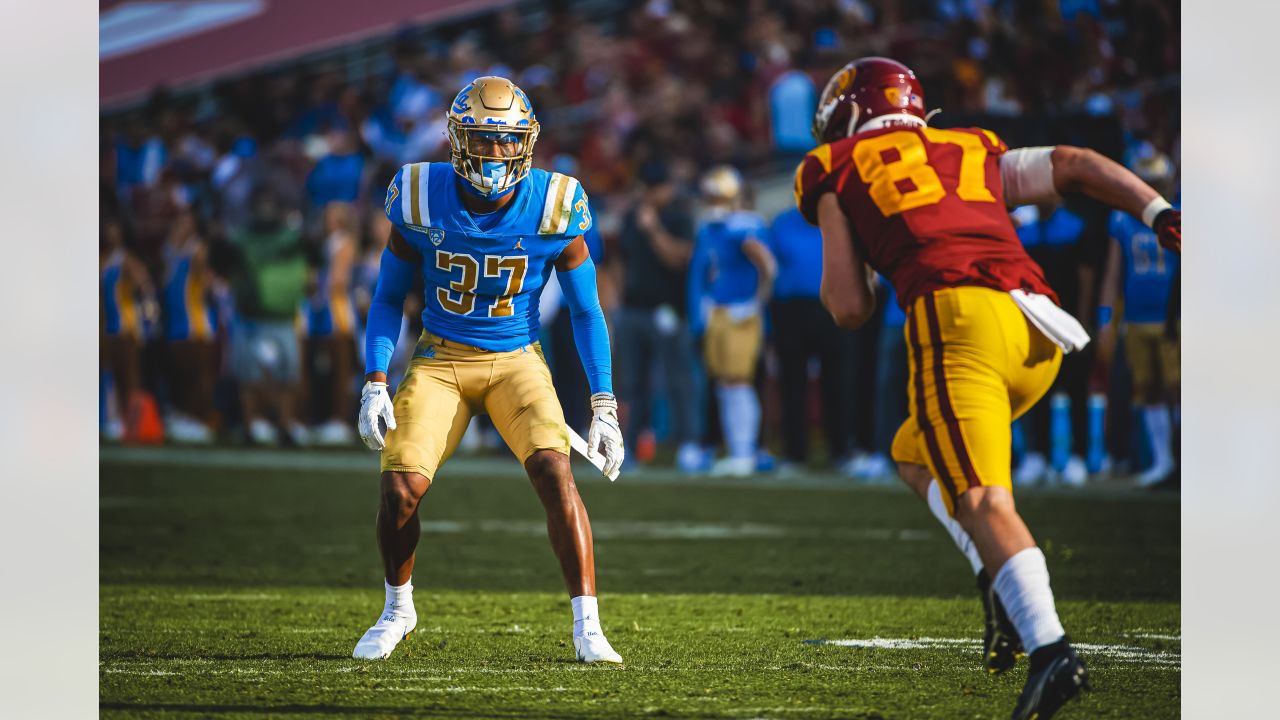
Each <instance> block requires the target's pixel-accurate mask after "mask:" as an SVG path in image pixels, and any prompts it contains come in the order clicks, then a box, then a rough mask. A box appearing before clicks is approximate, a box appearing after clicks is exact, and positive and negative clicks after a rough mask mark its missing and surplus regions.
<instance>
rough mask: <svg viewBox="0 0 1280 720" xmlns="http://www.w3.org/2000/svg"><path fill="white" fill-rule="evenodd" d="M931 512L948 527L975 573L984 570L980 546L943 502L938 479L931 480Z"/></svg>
mask: <svg viewBox="0 0 1280 720" xmlns="http://www.w3.org/2000/svg"><path fill="white" fill-rule="evenodd" d="M929 512H931V513H933V516H934V517H936V518H938V522H940V523H942V527H944V528H946V531H947V534H948V535H950V536H951V539H952V540H953V541H955V544H956V547H957V548H959V549H960V552H961V553H962V554H963V555H964V556H965V559H966V560H968V561H969V566H970V567H972V568H973V574H974V575H977V574H978V573H980V572H982V558H981V557H979V556H978V548H977V547H976V546H974V544H973V539H972V538H970V537H969V533H967V532H965V531H964V528H962V527H960V523H958V522H956V519H955V518H953V517H951V515H950V514H948V513H947V506H946V505H945V504H943V502H942V488H940V487H938V481H937V480H930V481H929Z"/></svg>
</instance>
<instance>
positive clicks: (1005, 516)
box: [796, 58, 1182, 720]
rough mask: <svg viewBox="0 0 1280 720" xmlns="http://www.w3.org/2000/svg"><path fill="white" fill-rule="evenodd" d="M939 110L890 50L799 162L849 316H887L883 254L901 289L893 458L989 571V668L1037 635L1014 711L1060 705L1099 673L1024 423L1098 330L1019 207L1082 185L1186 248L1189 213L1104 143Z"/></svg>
mask: <svg viewBox="0 0 1280 720" xmlns="http://www.w3.org/2000/svg"><path fill="white" fill-rule="evenodd" d="M927 119H928V115H926V113H925V104H924V91H923V89H922V88H921V86H920V82H919V80H917V79H916V77H915V74H914V73H913V72H912V71H911V70H910V69H909V68H907V67H906V66H904V65H902V64H901V63H898V62H895V61H893V60H889V59H887V58H862V59H859V60H855V61H854V62H851V63H849V64H848V65H846V66H845V67H844V68H842V69H841V70H840V71H839V72H837V73H836V74H835V75H834V76H833V77H832V78H831V80H830V81H829V82H828V83H827V86H826V88H825V89H824V91H823V94H822V97H821V99H820V100H819V103H818V110H817V113H816V115H815V117H814V123H813V134H814V139H815V140H817V142H818V143H819V146H818V147H817V148H815V149H814V150H812V151H811V152H810V153H809V154H808V155H806V156H805V158H804V160H803V161H802V162H801V164H800V166H799V168H797V170H796V204H797V205H798V206H799V208H800V211H801V212H802V213H803V214H804V216H805V218H806V219H808V220H809V222H811V223H814V224H815V225H818V226H819V227H820V228H821V230H822V244H823V271H822V287H821V296H822V301H823V304H824V305H825V306H826V307H827V309H828V310H829V311H830V312H831V314H832V316H833V317H834V318H835V321H836V323H837V324H839V325H840V326H842V327H846V328H856V327H858V326H860V325H862V323H863V322H865V321H866V320H867V319H868V318H870V317H871V315H872V312H873V311H874V309H875V296H874V294H873V292H872V287H871V281H870V280H869V271H870V270H875V271H876V272H879V273H881V274H882V275H884V276H885V277H886V278H888V279H889V281H890V282H891V283H892V284H893V286H894V288H895V289H896V290H897V293H898V297H899V302H900V303H901V304H902V307H903V309H904V310H905V311H906V313H907V325H906V328H905V334H906V339H907V344H908V347H909V349H910V354H909V363H910V371H911V374H910V379H909V381H908V387H907V394H908V399H909V402H910V417H909V418H908V419H907V421H906V422H905V423H903V425H902V427H901V428H899V430H898V433H897V436H896V437H895V438H894V443H893V457H894V460H895V461H896V462H897V463H898V469H899V473H900V475H901V476H902V478H903V480H904V481H905V482H906V483H907V484H908V485H910V486H911V487H912V489H913V490H915V491H916V492H917V493H918V494H919V495H920V496H921V497H922V498H924V499H925V500H926V501H927V502H928V503H929V505H930V508H931V510H933V512H934V514H935V515H936V516H937V517H938V518H939V520H940V521H941V522H942V523H943V525H944V526H946V527H947V529H948V531H949V532H950V534H951V536H952V538H953V539H954V540H955V541H956V544H957V546H958V547H959V548H960V549H961V550H962V551H963V552H965V554H966V556H967V557H969V558H970V562H971V564H972V565H973V567H974V571H975V573H977V574H978V576H979V579H978V583H979V588H980V589H982V590H983V593H984V598H983V599H984V605H985V607H986V609H987V633H986V635H987V637H986V638H985V643H984V654H985V662H986V665H987V667H988V669H989V670H992V671H994V672H1000V671H1002V670H1006V669H1008V668H1009V667H1012V665H1013V664H1014V662H1016V659H1017V654H1018V653H1019V652H1020V651H1021V650H1022V649H1023V648H1025V650H1026V651H1027V652H1029V653H1030V655H1031V660H1030V662H1031V668H1030V672H1029V674H1028V677H1027V684H1026V687H1025V688H1024V689H1023V692H1022V695H1021V697H1019V699H1018V702H1017V705H1016V706H1015V708H1014V711H1013V718H1015V720H1018V719H1021V718H1032V717H1038V718H1040V720H1047V718H1049V717H1051V716H1052V715H1053V714H1054V713H1055V712H1056V711H1057V709H1058V708H1059V707H1061V706H1062V704H1063V703H1065V702H1066V701H1067V700H1069V699H1071V698H1072V697H1075V696H1076V695H1078V694H1079V693H1080V690H1081V689H1082V688H1087V686H1088V674H1087V672H1086V670H1085V665H1084V663H1083V662H1082V661H1081V660H1080V658H1079V657H1078V656H1077V654H1076V652H1075V650H1074V649H1072V647H1071V645H1070V644H1069V642H1068V641H1067V638H1066V634H1065V632H1064V631H1063V628H1062V624H1061V622H1060V621H1059V620H1058V614H1057V610H1056V609H1055V606H1054V599H1053V593H1052V591H1051V590H1050V588H1049V571H1048V568H1047V567H1046V564H1045V558H1044V554H1043V553H1042V552H1041V551H1040V550H1039V549H1038V548H1037V547H1036V544H1035V540H1034V539H1033V538H1032V536H1031V532H1030V531H1029V530H1028V529H1027V526H1026V524H1025V523H1024V522H1023V521H1022V518H1021V517H1020V516H1019V515H1018V512H1017V510H1016V508H1015V507H1014V502H1013V494H1012V490H1011V483H1010V464H1011V463H1010V446H1011V437H1010V423H1011V422H1012V420H1014V419H1015V418H1017V417H1018V416H1019V415H1021V414H1022V413H1024V412H1025V411H1026V410H1028V409H1029V408H1030V407H1031V406H1032V405H1033V404H1035V402H1036V401H1037V400H1039V399H1040V397H1041V396H1042V395H1044V393H1045V392H1046V391H1047V390H1048V388H1049V386H1050V385H1051V384H1052V382H1053V379H1054V376H1055V375H1056V374H1057V372H1058V367H1059V365H1060V364H1061V362H1062V353H1063V352H1064V351H1065V352H1069V351H1071V350H1077V349H1079V348H1082V347H1084V345H1085V344H1086V343H1088V341H1089V337H1088V335H1087V334H1086V333H1085V332H1084V330H1083V328H1081V326H1080V324H1079V323H1078V322H1076V321H1075V319H1074V318H1072V317H1071V316H1070V315H1069V314H1067V313H1066V312H1065V311H1063V310H1062V309H1061V308H1059V307H1058V305H1057V298H1056V296H1055V295H1054V293H1053V290H1052V288H1050V287H1049V286H1048V284H1047V283H1046V282H1045V280H1044V274H1043V273H1042V272H1041V270H1040V268H1039V267H1038V266H1037V265H1036V264H1035V262H1033V261H1032V260H1031V258H1030V257H1028V256H1027V253H1026V252H1025V251H1024V250H1023V248H1022V245H1021V243H1019V241H1018V236H1017V234H1016V233H1015V232H1014V228H1013V224H1012V222H1011V221H1010V219H1009V215H1008V210H1007V208H1008V207H1014V206H1017V205H1023V204H1027V203H1031V202H1035V201H1037V200H1041V199H1044V198H1049V197H1054V196H1057V195H1059V194H1061V193H1065V192H1082V193H1084V194H1086V195H1088V196H1089V197H1092V198H1094V199H1096V200H1099V201H1101V202H1103V203H1106V204H1108V205H1110V206H1112V207H1115V208H1117V209H1119V210H1123V211H1125V212H1128V213H1130V214H1132V215H1134V216H1135V217H1138V218H1141V219H1142V221H1143V222H1144V223H1146V224H1147V225H1149V226H1151V227H1152V228H1153V229H1154V230H1155V231H1156V233H1157V235H1158V236H1159V239H1160V242H1161V244H1162V245H1164V246H1165V247H1167V248H1169V249H1171V250H1174V251H1180V249H1181V242H1182V218H1181V215H1180V213H1179V211H1178V210H1175V209H1173V208H1172V207H1171V206H1170V205H1169V203H1168V202H1167V201H1166V200H1164V199H1163V198H1161V197H1160V195H1159V194H1158V193H1157V192H1156V191H1155V190H1153V189H1152V188H1150V187H1149V186H1148V185H1146V184H1145V183H1143V182H1142V181H1141V180H1139V179H1138V178H1137V176H1135V175H1134V174H1133V173H1131V172H1129V171H1128V170H1126V169H1125V168H1124V167H1122V166H1121V165H1119V164H1117V163H1115V162H1113V161H1111V160H1109V159H1107V158H1105V157H1103V156H1102V155H1099V154H1098V153H1096V152H1094V151H1092V150H1088V149H1083V148H1076V147H1068V146H1062V145H1060V146H1056V147H1028V148H1019V149H1016V150H1010V149H1009V148H1008V147H1007V146H1006V145H1005V144H1004V143H1003V142H1001V140H1000V139H999V138H998V137H996V135H995V134H994V133H992V132H990V131H988V130H983V129H980V128H968V129H957V130H941V129H936V128H931V127H928V124H927V122H926V121H927ZM1001 605H1002V606H1003V607H1001ZM1003 611H1007V616H1005V615H1004V612H1003Z"/></svg>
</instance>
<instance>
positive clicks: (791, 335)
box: [769, 208, 905, 476]
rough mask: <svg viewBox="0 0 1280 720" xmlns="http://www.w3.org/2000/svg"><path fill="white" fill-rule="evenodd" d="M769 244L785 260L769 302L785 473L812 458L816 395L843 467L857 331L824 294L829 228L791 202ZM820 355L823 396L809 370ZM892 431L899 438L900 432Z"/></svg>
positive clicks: (832, 458) (831, 450) (834, 461)
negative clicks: (842, 322) (844, 324)
mask: <svg viewBox="0 0 1280 720" xmlns="http://www.w3.org/2000/svg"><path fill="white" fill-rule="evenodd" d="M769 247H770V249H771V251H772V253H773V255H774V257H775V258H776V259H777V266H778V276H777V280H776V281H775V283H774V289H773V302H772V303H771V304H770V312H771V316H770V317H771V320H772V326H773V344H774V348H775V350H776V353H777V356H778V381H779V390H780V393H781V396H782V402H781V405H782V444H783V457H784V460H783V462H782V464H781V465H780V466H779V467H778V472H779V473H780V474H782V475H784V476H789V475H794V474H796V473H799V472H800V471H802V470H803V469H804V466H805V464H806V463H807V462H808V457H809V417H810V406H811V404H812V402H811V401H813V400H817V401H818V402H817V404H818V405H820V406H821V409H822V428H823V436H824V438H825V439H826V446H827V447H826V450H827V460H828V462H829V463H830V465H831V466H832V467H840V466H842V465H844V464H845V463H847V461H848V460H849V458H850V455H851V452H852V446H851V441H852V436H851V433H852V423H851V420H850V415H851V414H852V412H853V397H852V392H853V390H852V389H853V382H852V380H853V378H852V374H851V373H850V371H849V370H850V367H851V366H852V362H853V333H851V332H850V331H848V330H842V329H841V328H838V327H836V324H835V322H833V321H832V319H831V314H830V313H828V312H827V310H826V308H824V307H823V306H822V301H821V300H819V299H818V291H819V287H820V286H821V284H822V233H821V232H820V231H819V230H818V228H817V227H815V226H813V225H810V224H809V223H808V222H807V221H806V220H805V219H804V216H802V215H801V214H800V211H799V210H797V209H795V208H791V209H789V210H786V211H785V212H783V213H781V214H780V215H778V216H777V217H776V218H774V219H773V225H772V227H771V228H770V230H769ZM815 359H816V361H817V367H818V384H819V388H820V393H819V395H818V396H817V397H815V396H814V394H813V393H811V392H810V387H809V368H810V366H811V363H812V362H813V361H814V360H815ZM904 362H905V361H904ZM904 367H905V365H904ZM895 428H896V426H895ZM889 432H890V435H891V436H892V432H893V430H892V429H891V430H890V431H889Z"/></svg>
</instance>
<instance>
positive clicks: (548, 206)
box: [538, 173, 568, 235]
mask: <svg viewBox="0 0 1280 720" xmlns="http://www.w3.org/2000/svg"><path fill="white" fill-rule="evenodd" d="M566 179H567V178H565V176H564V175H561V174H560V173H551V180H550V181H548V182H547V199H546V202H544V203H543V205H542V222H540V223H538V234H539V235H553V234H555V233H556V226H557V225H558V224H559V222H558V221H559V213H560V205H561V204H562V203H563V202H564V189H565V185H567V184H568V183H566V182H565V180H566Z"/></svg>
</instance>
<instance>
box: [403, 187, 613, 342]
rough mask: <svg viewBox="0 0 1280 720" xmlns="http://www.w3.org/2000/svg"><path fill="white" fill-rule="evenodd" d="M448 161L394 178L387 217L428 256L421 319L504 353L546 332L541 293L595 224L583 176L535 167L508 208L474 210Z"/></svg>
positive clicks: (447, 334) (446, 334) (443, 332)
mask: <svg viewBox="0 0 1280 720" xmlns="http://www.w3.org/2000/svg"><path fill="white" fill-rule="evenodd" d="M458 182H459V180H458V178H457V176H456V175H455V173H454V171H453V167H452V166H451V165H449V164H448V163H412V164H409V165H405V166H404V167H402V168H401V169H400V171H399V172H398V173H396V176H395V178H394V179H393V180H392V181H391V185H390V186H388V187H387V199H386V202H385V204H384V209H385V210H386V213H387V217H388V218H390V219H391V222H392V223H393V224H394V225H395V226H396V229H398V230H399V231H400V235H401V236H403V237H404V239H405V241H406V242H408V243H409V245H410V246H411V247H412V248H413V249H414V250H416V251H418V253H420V254H421V255H422V279H423V289H424V292H425V294H426V297H425V298H424V302H423V310H422V325H423V327H424V328H426V329H428V330H430V331H431V332H433V333H435V334H437V335H439V336H440V337H443V338H445V339H447V340H454V341H457V342H460V343H466V344H467V345H473V346H476V347H480V348H484V349H485V350H492V351H495V352H505V351H508V350H515V349H516V348H519V347H523V346H525V345H529V344H531V343H533V342H534V341H536V340H537V339H538V298H539V297H540V296H541V295H542V288H543V286H544V285H545V284H546V282H547V278H548V277H550V276H551V270H552V269H553V267H554V263H555V260H556V258H558V257H559V256H560V253H561V252H563V251H564V249H565V248H566V247H568V246H569V243H571V242H572V241H573V239H574V238H576V237H578V236H580V235H583V234H584V233H586V232H587V231H588V230H589V229H590V228H591V211H590V210H589V209H588V208H587V195H586V192H585V191H583V189H582V185H581V184H579V183H578V181H577V180H575V179H574V178H572V177H570V176H568V175H561V174H560V173H549V172H547V171H545V170H540V169H537V168H535V169H532V170H530V171H529V175H528V176H527V177H525V179H524V180H522V181H520V182H519V183H517V184H516V186H515V191H514V192H515V196H514V197H513V198H512V199H511V201H510V202H508V203H507V205H506V207H504V208H502V209H501V210H499V211H497V212H495V213H491V214H488V215H473V214H471V213H470V212H467V210H466V208H464V207H463V205H462V200H461V198H460V197H459V195H458V193H459V192H465V191H463V190H461V189H460V188H459V187H458V186H457V183H458Z"/></svg>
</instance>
